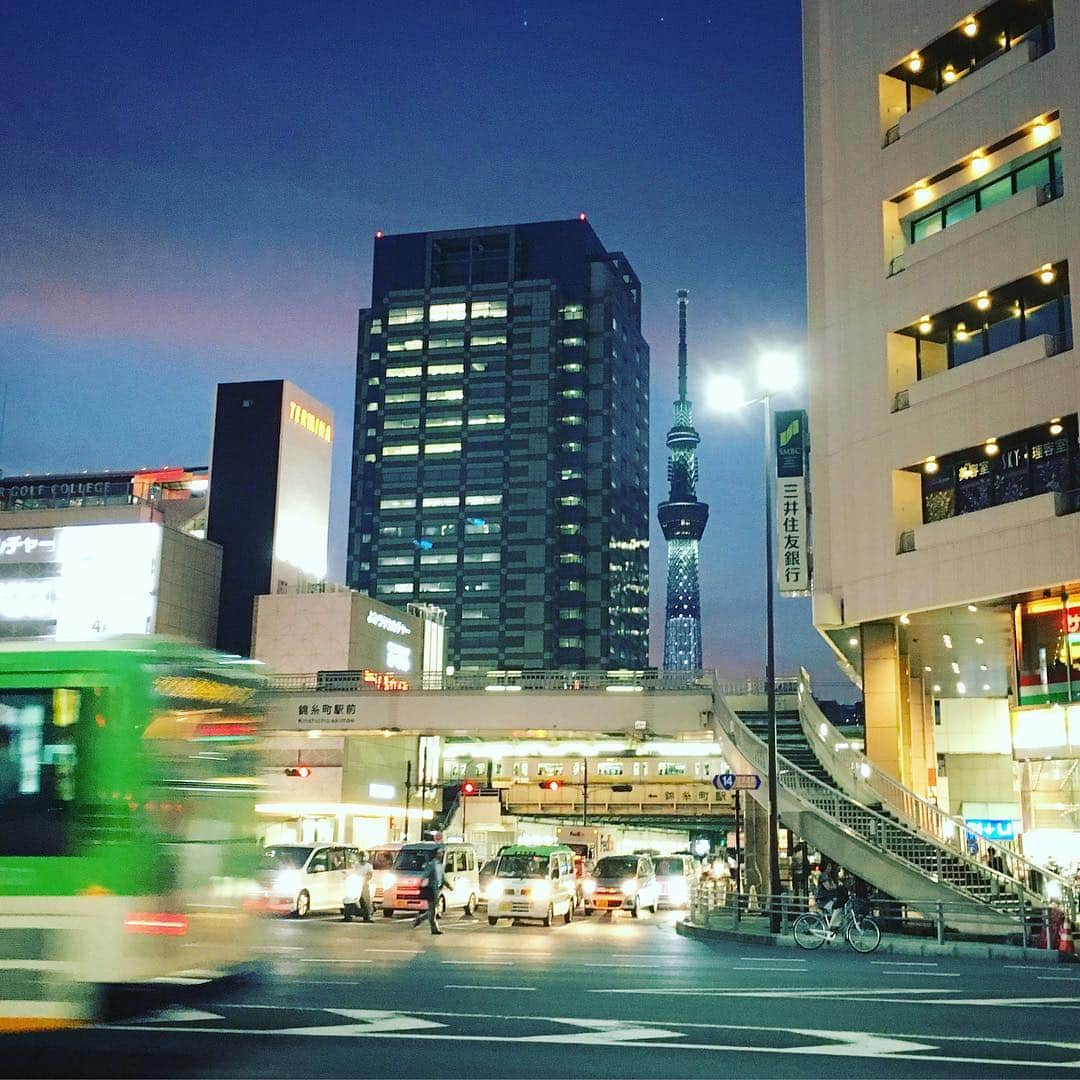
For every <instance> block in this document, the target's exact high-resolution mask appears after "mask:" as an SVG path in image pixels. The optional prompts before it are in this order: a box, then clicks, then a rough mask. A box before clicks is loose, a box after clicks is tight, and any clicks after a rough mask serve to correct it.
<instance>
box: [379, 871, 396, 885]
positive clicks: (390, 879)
mask: <svg viewBox="0 0 1080 1080" xmlns="http://www.w3.org/2000/svg"><path fill="white" fill-rule="evenodd" d="M396 881H397V875H396V874H391V873H390V871H389V870H388V871H387V872H386V873H385V874H383V876H382V887H383V888H384V889H392V888H393V887H394V883H395V882H396Z"/></svg>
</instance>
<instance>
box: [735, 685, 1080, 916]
mask: <svg viewBox="0 0 1080 1080" xmlns="http://www.w3.org/2000/svg"><path fill="white" fill-rule="evenodd" d="M804 675H805V673H804ZM715 699H716V708H715V711H714V718H715V724H716V727H717V731H718V734H719V736H720V739H721V741H722V743H723V744H724V746H725V752H726V753H729V754H730V755H731V757H729V760H732V761H733V763H734V761H737V760H738V759H740V758H741V759H742V760H743V761H744V762H745V763H746V765H747V767H748V768H750V769H752V770H753V771H755V772H757V773H759V774H760V775H761V776H762V777H765V776H767V772H768V769H767V765H768V753H767V746H766V741H765V740H766V737H767V730H768V717H767V714H766V713H765V712H764V711H762V710H760V709H757V708H755V709H746V708H743V709H741V710H740V711H739V712H738V714H736V712H735V711H733V710H732V709H731V708H730V707H729V705H728V703H727V701H726V700H725V697H724V694H723V692H722V688H721V687H720V686H719V685H718V686H717V693H716V695H715ZM777 786H778V793H779V803H780V807H779V809H780V817H781V820H782V821H783V823H784V824H785V826H786V827H788V828H790V829H792V830H793V831H794V832H796V833H797V834H798V835H799V836H800V837H802V838H803V839H805V840H806V841H807V842H808V843H809V844H811V845H812V846H813V847H815V848H817V849H818V850H820V851H821V852H822V853H823V854H825V855H828V856H829V857H830V858H832V859H834V860H835V861H837V862H838V863H840V864H841V865H843V866H845V867H847V868H848V869H850V870H851V871H852V872H854V873H855V874H857V875H859V877H861V878H863V879H865V880H866V881H868V882H869V883H870V884H871V885H873V886H875V887H876V888H878V889H880V890H881V891H882V892H884V893H886V894H888V895H891V896H898V897H904V898H905V899H906V900H911V901H913V902H914V906H916V907H918V908H920V909H921V910H923V911H924V913H926V914H927V915H930V914H931V913H932V912H933V910H934V908H935V907H936V905H937V904H938V903H947V904H948V906H949V910H950V912H951V913H952V914H951V915H950V920H949V921H950V924H951V925H953V926H954V927H956V928H957V929H961V930H967V931H970V932H975V933H983V934H985V933H994V934H1009V933H1015V932H1017V931H1018V929H1019V924H1020V919H1021V915H1022V912H1023V911H1024V909H1025V908H1030V907H1043V906H1045V905H1046V903H1047V902H1048V899H1053V900H1056V901H1057V902H1058V903H1060V904H1061V905H1062V906H1063V907H1065V909H1066V911H1068V912H1070V913H1074V914H1075V910H1076V898H1075V895H1074V893H1073V889H1072V887H1071V884H1070V883H1069V882H1068V881H1066V880H1065V879H1063V878H1061V877H1059V876H1058V875H1055V874H1052V873H1050V872H1049V871H1047V870H1045V869H1044V868H1042V867H1039V866H1037V865H1035V864H1034V863H1032V862H1030V861H1029V860H1027V859H1025V858H1024V857H1023V855H1021V854H1020V852H1019V851H1017V850H1015V848H1014V847H1012V846H1009V845H1004V844H1001V845H999V844H990V843H988V842H987V841H986V840H985V839H984V838H983V837H981V836H979V835H978V834H975V833H972V832H971V831H970V830H968V829H966V828H965V827H964V826H963V824H962V823H959V822H957V821H955V820H953V819H952V818H950V817H948V815H946V814H945V813H944V812H943V811H941V810H940V809H939V808H938V807H936V806H933V805H932V804H930V803H927V802H926V801H925V800H922V799H919V798H918V796H916V795H915V794H914V792H911V791H909V790H908V789H906V788H904V787H903V786H902V785H900V784H898V783H897V782H896V781H895V780H893V779H892V778H891V777H888V776H887V775H886V774H883V773H881V772H880V770H877V769H876V768H875V767H874V766H873V764H872V763H871V762H869V761H867V760H866V758H865V757H864V756H863V755H862V754H861V753H860V752H859V751H858V750H857V749H854V748H852V747H851V746H850V743H849V742H848V741H847V739H846V738H845V736H844V735H843V734H842V733H840V732H839V731H837V730H836V729H835V728H834V727H833V726H832V725H831V724H830V723H829V722H828V720H827V719H826V718H825V716H824V714H822V712H821V710H820V709H819V708H818V706H817V703H816V702H815V701H814V700H813V697H812V696H811V694H810V690H809V680H808V679H806V678H805V677H804V679H803V681H802V682H801V683H800V686H799V693H798V707H797V708H795V709H792V708H790V707H788V708H781V709H779V710H778V712H777ZM753 795H754V797H755V798H756V799H757V800H758V801H759V802H761V803H762V804H765V802H766V800H767V785H765V784H762V786H761V788H760V789H759V790H758V791H756V792H754V793H753Z"/></svg>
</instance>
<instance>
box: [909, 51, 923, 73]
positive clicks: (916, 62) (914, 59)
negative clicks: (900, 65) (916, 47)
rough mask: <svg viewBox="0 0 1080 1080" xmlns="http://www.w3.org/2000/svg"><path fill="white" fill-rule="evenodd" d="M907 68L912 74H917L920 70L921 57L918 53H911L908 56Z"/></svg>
mask: <svg viewBox="0 0 1080 1080" xmlns="http://www.w3.org/2000/svg"><path fill="white" fill-rule="evenodd" d="M907 69H908V71H910V72H911V74H912V75H918V74H919V72H920V71H922V57H921V56H920V55H919V54H918V53H912V54H911V55H910V56H909V57H908V59H907Z"/></svg>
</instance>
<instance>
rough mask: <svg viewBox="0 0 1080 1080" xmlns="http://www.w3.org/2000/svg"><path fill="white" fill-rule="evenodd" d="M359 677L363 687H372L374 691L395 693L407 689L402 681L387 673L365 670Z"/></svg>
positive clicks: (407, 686)
mask: <svg viewBox="0 0 1080 1080" xmlns="http://www.w3.org/2000/svg"><path fill="white" fill-rule="evenodd" d="M361 675H362V680H363V683H364V685H365V686H370V687H373V688H374V689H375V690H388V691H396V690H408V689H409V684H408V683H407V682H406V681H405V680H404V679H399V678H398V677H397V676H396V675H392V674H391V673H390V672H389V671H369V670H368V669H367V668H365V669H364V670H363V672H362V673H361Z"/></svg>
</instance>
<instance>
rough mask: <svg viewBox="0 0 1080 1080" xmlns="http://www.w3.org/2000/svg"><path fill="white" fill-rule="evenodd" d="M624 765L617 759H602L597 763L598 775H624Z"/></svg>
mask: <svg viewBox="0 0 1080 1080" xmlns="http://www.w3.org/2000/svg"><path fill="white" fill-rule="evenodd" d="M622 774H623V767H622V766H621V765H620V764H619V763H618V762H617V761H600V762H597V765H596V775H597V776H622Z"/></svg>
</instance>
